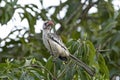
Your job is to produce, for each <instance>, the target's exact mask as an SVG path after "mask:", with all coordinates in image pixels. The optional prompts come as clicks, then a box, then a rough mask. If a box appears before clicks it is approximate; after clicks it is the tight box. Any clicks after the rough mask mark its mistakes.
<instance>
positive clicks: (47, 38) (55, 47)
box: [42, 20, 95, 76]
mask: <svg viewBox="0 0 120 80" xmlns="http://www.w3.org/2000/svg"><path fill="white" fill-rule="evenodd" d="M52 26H54V22H53V21H51V20H49V21H45V22H44V24H43V33H42V39H43V44H44V45H45V47H46V48H47V49H48V51H49V52H50V54H51V55H52V56H54V57H56V58H59V59H61V60H63V61H67V60H68V58H71V59H72V60H74V61H76V62H77V63H78V65H79V66H81V67H82V68H83V69H84V70H85V71H86V72H87V73H88V74H89V75H90V76H94V75H95V71H94V70H93V69H91V68H90V67H89V66H88V65H86V64H85V63H84V62H83V61H81V60H80V59H78V58H77V57H75V56H74V55H72V54H70V52H69V50H68V49H67V47H66V46H65V44H64V43H63V41H62V39H61V38H60V36H58V35H57V34H56V33H52V32H51V29H52Z"/></svg>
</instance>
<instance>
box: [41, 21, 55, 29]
mask: <svg viewBox="0 0 120 80" xmlns="http://www.w3.org/2000/svg"><path fill="white" fill-rule="evenodd" d="M53 25H54V23H53V21H46V22H45V23H44V24H43V29H44V30H51V26H53Z"/></svg>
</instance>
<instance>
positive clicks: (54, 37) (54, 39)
mask: <svg viewBox="0 0 120 80" xmlns="http://www.w3.org/2000/svg"><path fill="white" fill-rule="evenodd" d="M48 37H49V38H50V39H51V40H53V41H54V42H56V43H57V44H59V45H60V46H61V47H62V48H64V49H65V50H67V48H66V46H65V45H64V43H63V42H62V39H61V38H60V37H59V36H58V35H56V34H55V33H50V34H48Z"/></svg>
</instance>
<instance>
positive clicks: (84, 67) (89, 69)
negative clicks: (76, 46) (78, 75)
mask: <svg viewBox="0 0 120 80" xmlns="http://www.w3.org/2000/svg"><path fill="white" fill-rule="evenodd" d="M70 57H71V58H72V59H73V60H74V61H76V62H77V63H78V65H79V66H81V67H82V68H83V69H84V70H86V72H87V73H88V74H89V75H90V76H94V74H95V71H94V70H92V69H91V68H90V67H89V66H88V65H86V64H85V63H84V62H82V61H81V60H79V59H78V58H76V57H75V56H73V55H72V54H70Z"/></svg>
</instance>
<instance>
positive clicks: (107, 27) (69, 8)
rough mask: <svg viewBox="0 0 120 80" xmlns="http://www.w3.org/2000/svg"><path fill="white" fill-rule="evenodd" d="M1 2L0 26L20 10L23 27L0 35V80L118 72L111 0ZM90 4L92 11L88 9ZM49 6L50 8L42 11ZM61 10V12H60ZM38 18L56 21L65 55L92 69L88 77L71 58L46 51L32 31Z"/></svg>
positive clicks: (103, 79) (118, 24) (75, 79)
mask: <svg viewBox="0 0 120 80" xmlns="http://www.w3.org/2000/svg"><path fill="white" fill-rule="evenodd" d="M2 1H3V2H5V5H4V6H1V5H0V24H1V25H5V24H7V23H8V22H9V21H10V20H11V19H12V17H13V14H14V13H15V11H16V10H19V9H21V10H22V12H19V13H18V14H19V17H20V18H21V21H23V20H27V23H28V25H29V27H28V28H27V29H26V28H21V29H15V30H12V31H11V32H10V33H9V34H8V36H7V37H6V38H4V39H0V79H1V80H19V79H20V80H41V79H42V80H109V79H110V78H111V77H113V76H114V75H115V76H117V75H120V67H119V66H120V37H119V35H120V14H119V13H120V11H119V10H115V9H114V6H113V3H112V2H113V0H99V1H94V0H67V1H65V2H62V1H60V5H57V6H53V5H51V6H49V7H48V8H44V7H43V5H44V2H43V0H40V5H41V6H42V9H40V8H39V7H38V6H37V5H36V4H26V5H25V6H22V5H21V4H17V0H10V1H9V0H0V4H1V2H2ZM92 7H94V8H96V9H97V11H96V12H94V13H92V12H90V13H89V11H90V9H91V8H92ZM52 9H54V12H53V13H51V14H50V15H49V16H48V14H49V13H50V10H52ZM63 9H65V12H64V11H63ZM61 12H64V15H65V16H63V17H61V16H60V15H61ZM39 19H40V20H43V21H45V20H48V19H51V20H53V21H54V22H55V25H56V24H60V28H59V29H57V30H55V31H56V33H57V34H60V36H61V38H62V40H63V42H64V43H65V44H66V46H67V48H68V49H69V51H70V53H71V54H73V55H74V56H76V57H77V58H78V59H81V60H82V61H83V62H85V63H86V64H87V65H88V66H89V67H90V68H92V69H93V70H95V72H96V74H95V75H94V76H93V77H91V76H90V75H89V74H87V72H86V71H84V70H83V69H82V68H81V67H80V66H78V65H77V64H76V62H74V61H72V60H68V61H67V62H63V61H61V60H59V59H54V58H53V57H52V56H50V54H49V52H48V51H47V49H46V48H45V47H44V45H43V42H42V32H40V33H36V32H35V25H36V22H37V20H39ZM13 24H14V23H13ZM7 26H8V27H9V25H7ZM0 27H1V26H0ZM18 27H19V26H18ZM23 27H26V25H23ZM38 27H40V26H38ZM22 31H23V33H22V34H21V32H22ZM16 33H18V34H17V35H15V38H11V36H12V35H14V34H16Z"/></svg>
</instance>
